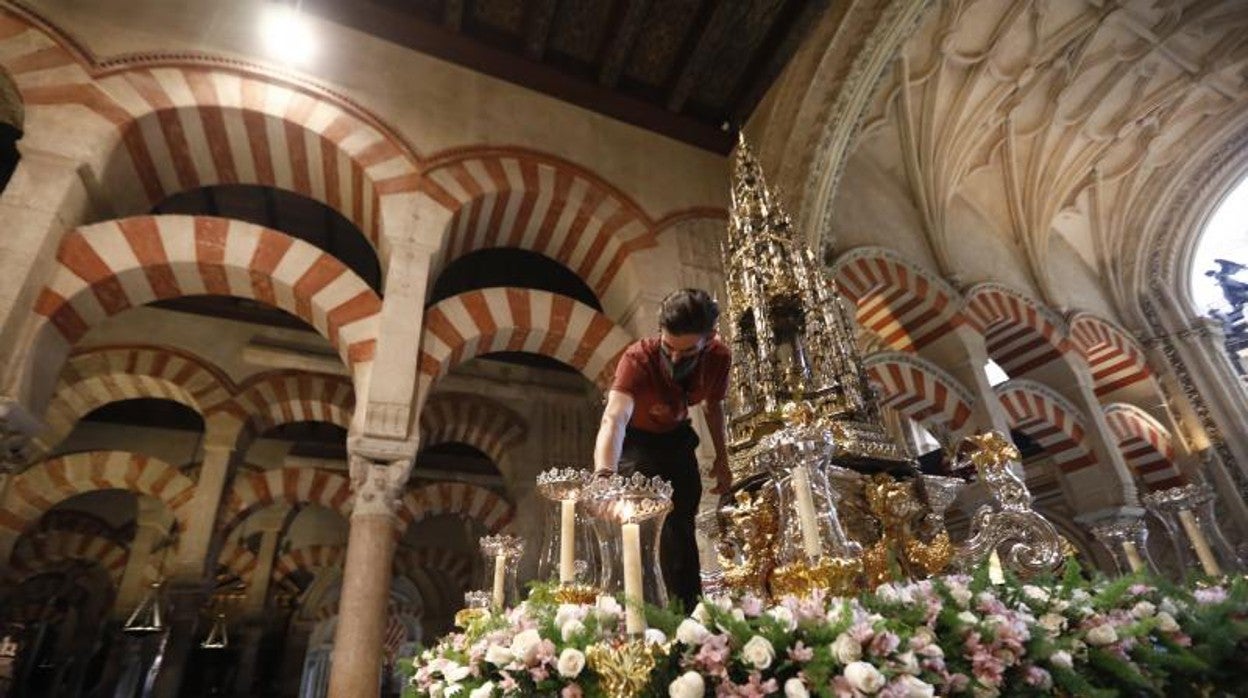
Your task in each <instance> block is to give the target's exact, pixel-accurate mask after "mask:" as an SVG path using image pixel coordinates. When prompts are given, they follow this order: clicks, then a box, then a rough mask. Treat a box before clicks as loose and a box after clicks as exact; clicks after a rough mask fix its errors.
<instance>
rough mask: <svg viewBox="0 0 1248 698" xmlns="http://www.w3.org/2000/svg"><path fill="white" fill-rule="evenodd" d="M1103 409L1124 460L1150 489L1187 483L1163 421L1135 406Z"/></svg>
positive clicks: (1118, 404)
mask: <svg viewBox="0 0 1248 698" xmlns="http://www.w3.org/2000/svg"><path fill="white" fill-rule="evenodd" d="M1104 409H1105V421H1106V422H1108V423H1109V430H1110V431H1111V432H1112V433H1113V435H1114V440H1115V441H1116V442H1118V448H1119V449H1121V450H1122V457H1123V460H1125V461H1126V462H1127V465H1128V466H1130V468H1131V470H1132V472H1134V473H1135V474H1136V476H1137V477H1138V478H1139V479H1140V481H1141V482H1143V483H1144V485H1145V486H1146V487H1147V488H1148V489H1150V490H1164V489H1166V488H1169V487H1178V486H1180V485H1185V484H1187V478H1186V477H1184V476H1183V473H1182V472H1180V471H1179V469H1178V467H1177V466H1176V465H1175V463H1174V441H1173V440H1172V439H1171V437H1170V432H1169V431H1167V430H1166V428H1165V427H1163V426H1162V425H1161V423H1160V422H1158V421H1157V420H1156V419H1154V418H1153V417H1152V416H1151V415H1149V414H1148V413H1147V412H1145V411H1144V410H1142V409H1140V408H1139V407H1136V406H1135V405H1128V404H1126V403H1121V402H1119V403H1114V404H1111V405H1106V406H1105V408H1104Z"/></svg>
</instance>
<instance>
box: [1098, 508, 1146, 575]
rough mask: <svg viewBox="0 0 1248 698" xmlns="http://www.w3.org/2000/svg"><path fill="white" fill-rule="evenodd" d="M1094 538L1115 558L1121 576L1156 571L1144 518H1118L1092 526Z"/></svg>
mask: <svg viewBox="0 0 1248 698" xmlns="http://www.w3.org/2000/svg"><path fill="white" fill-rule="evenodd" d="M1090 530H1091V531H1092V536H1093V537H1094V538H1096V540H1097V542H1099V543H1100V544H1101V545H1103V546H1105V549H1106V550H1108V551H1109V554H1110V555H1111V556H1113V558H1114V566H1115V567H1117V568H1118V573H1119V574H1132V573H1134V572H1144V571H1149V572H1153V571H1156V569H1157V566H1156V565H1154V564H1153V560H1152V557H1151V556H1150V555H1149V553H1148V526H1147V525H1145V523H1144V519H1142V518H1126V517H1123V518H1117V519H1112V520H1109V521H1100V522H1097V523H1096V524H1094V525H1092V527H1091V529H1090Z"/></svg>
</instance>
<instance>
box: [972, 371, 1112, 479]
mask: <svg viewBox="0 0 1248 698" xmlns="http://www.w3.org/2000/svg"><path fill="white" fill-rule="evenodd" d="M993 392H995V393H996V394H997V397H998V398H999V399H1000V400H1001V405H1002V406H1003V407H1005V413H1006V415H1007V416H1008V417H1009V420H1010V428H1011V429H1017V430H1019V431H1021V432H1023V433H1024V434H1026V435H1027V436H1028V437H1030V438H1031V439H1032V440H1033V441H1035V442H1036V443H1037V444H1038V445H1039V446H1040V447H1041V448H1043V449H1044V450H1045V452H1046V453H1048V455H1049V456H1050V457H1051V458H1052V459H1053V462H1054V463H1056V464H1057V467H1058V468H1059V469H1060V470H1061V471H1062V472H1063V473H1073V472H1075V471H1077V470H1082V469H1083V468H1087V467H1089V466H1093V465H1096V456H1094V455H1093V454H1092V452H1091V451H1089V450H1088V448H1087V447H1086V446H1085V445H1084V436H1085V434H1086V431H1085V430H1084V427H1083V421H1082V420H1081V419H1080V418H1079V412H1078V410H1076V409H1075V407H1074V405H1071V404H1070V402H1069V401H1067V400H1066V399H1065V398H1063V397H1062V396H1061V395H1058V394H1057V393H1055V392H1053V391H1052V390H1050V389H1049V388H1048V387H1046V386H1044V385H1041V384H1040V383H1037V382H1035V381H1030V380H1026V379H1014V380H1010V381H1006V382H1005V383H1002V384H1000V385H998V386H997V387H995V388H993Z"/></svg>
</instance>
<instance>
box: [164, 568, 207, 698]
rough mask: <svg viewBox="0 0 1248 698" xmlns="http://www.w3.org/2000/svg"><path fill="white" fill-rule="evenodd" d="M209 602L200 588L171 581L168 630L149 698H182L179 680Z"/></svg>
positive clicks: (166, 619)
mask: <svg viewBox="0 0 1248 698" xmlns="http://www.w3.org/2000/svg"><path fill="white" fill-rule="evenodd" d="M207 599H208V594H207V590H206V589H205V588H204V586H202V585H200V584H188V583H186V582H179V581H174V582H172V583H170V584H169V585H168V586H167V587H166V590H165V608H166V609H167V615H166V618H165V622H166V623H168V626H169V629H168V630H167V631H166V633H165V637H164V642H163V643H162V644H161V651H160V658H159V666H158V667H157V666H153V669H155V670H156V672H157V673H156V678H155V681H153V682H152V690H151V693H150V696H151V697H152V698H178V696H180V695H182V677H183V675H184V674H185V673H186V663H187V661H188V660H189V659H190V656H191V651H192V650H193V649H194V648H195V643H196V642H198V641H199V639H200V637H199V633H200V632H202V631H205V630H206V629H205V628H201V625H202V624H201V623H200V618H201V617H202V616H203V612H204V605H205V602H206V601H207Z"/></svg>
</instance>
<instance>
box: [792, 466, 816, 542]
mask: <svg viewBox="0 0 1248 698" xmlns="http://www.w3.org/2000/svg"><path fill="white" fill-rule="evenodd" d="M793 496H794V499H795V500H796V502H797V521H798V525H799V526H800V527H801V531H802V549H804V550H805V551H806V557H808V558H810V559H811V560H818V559H819V558H820V557H822V556H823V543H822V542H821V541H820V540H819V521H818V519H816V518H815V499H814V496H813V495H812V494H811V491H810V474H809V473H807V472H806V466H804V465H799V466H797V467H796V468H793Z"/></svg>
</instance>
